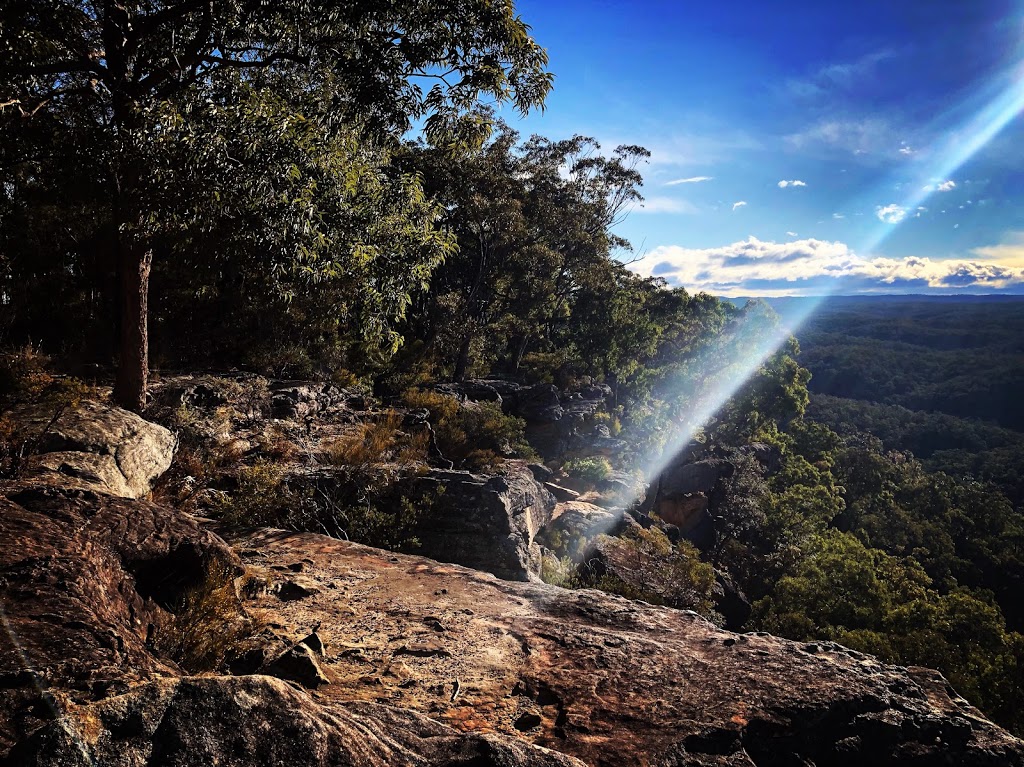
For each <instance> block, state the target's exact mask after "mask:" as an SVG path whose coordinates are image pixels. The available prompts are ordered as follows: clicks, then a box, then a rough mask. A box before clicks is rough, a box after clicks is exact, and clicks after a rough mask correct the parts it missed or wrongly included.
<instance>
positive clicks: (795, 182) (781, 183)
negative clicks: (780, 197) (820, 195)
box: [779, 179, 807, 189]
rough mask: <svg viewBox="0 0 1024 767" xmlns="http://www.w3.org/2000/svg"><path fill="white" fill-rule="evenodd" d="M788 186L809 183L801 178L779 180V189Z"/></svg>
mask: <svg viewBox="0 0 1024 767" xmlns="http://www.w3.org/2000/svg"><path fill="white" fill-rule="evenodd" d="M787 186H807V184H805V183H804V182H803V181H800V180H799V179H794V180H792V181H786V180H782V181H780V182H779V189H785V188H786V187H787Z"/></svg>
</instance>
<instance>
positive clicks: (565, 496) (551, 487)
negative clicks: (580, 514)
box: [544, 482, 580, 503]
mask: <svg viewBox="0 0 1024 767" xmlns="http://www.w3.org/2000/svg"><path fill="white" fill-rule="evenodd" d="M544 487H545V488H546V489H547V490H548V492H550V493H551V495H553V496H554V497H555V500H556V501H559V502H561V503H566V502H568V501H576V500H579V497H580V494H579V493H578V492H576V491H575V490H573V489H572V488H569V487H565V486H564V485H559V484H556V483H555V482H545V483H544Z"/></svg>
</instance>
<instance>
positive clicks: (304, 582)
mask: <svg viewBox="0 0 1024 767" xmlns="http://www.w3.org/2000/svg"><path fill="white" fill-rule="evenodd" d="M319 591H320V587H319V586H318V585H317V583H316V581H314V580H312V579H310V578H303V577H302V576H299V577H297V578H289V579H288V580H286V581H283V582H282V583H280V584H279V585H278V587H277V596H278V598H279V599H282V600H284V601H285V602H289V601H291V600H293V599H306V598H307V597H311V596H313V595H314V594H317V593H319Z"/></svg>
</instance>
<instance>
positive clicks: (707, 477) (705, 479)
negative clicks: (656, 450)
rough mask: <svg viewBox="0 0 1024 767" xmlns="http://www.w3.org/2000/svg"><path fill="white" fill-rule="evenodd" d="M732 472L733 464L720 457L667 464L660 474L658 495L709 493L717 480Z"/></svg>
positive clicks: (663, 496)
mask: <svg viewBox="0 0 1024 767" xmlns="http://www.w3.org/2000/svg"><path fill="white" fill-rule="evenodd" d="M732 472H733V465H732V464H731V463H729V462H728V461H726V460H724V459H721V458H707V459H705V460H702V461H695V462H694V463H684V464H675V465H672V466H669V467H668V468H667V469H666V470H665V471H664V472H663V473H662V475H661V481H660V487H659V491H658V492H659V497H660V498H666V497H669V498H670V497H676V496H682V495H686V494H688V493H690V494H692V493H704V494H705V495H710V494H711V492H712V491H713V490H714V489H715V485H716V484H718V481H719V480H721V479H723V478H725V477H728V476H731V475H732Z"/></svg>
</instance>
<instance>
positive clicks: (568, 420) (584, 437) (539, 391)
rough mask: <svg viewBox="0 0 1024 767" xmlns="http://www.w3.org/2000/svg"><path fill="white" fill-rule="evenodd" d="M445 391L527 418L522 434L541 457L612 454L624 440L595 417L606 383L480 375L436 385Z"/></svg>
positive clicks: (602, 407)
mask: <svg viewBox="0 0 1024 767" xmlns="http://www.w3.org/2000/svg"><path fill="white" fill-rule="evenodd" d="M438 389H439V391H441V392H442V393H444V394H448V395H451V396H455V397H458V398H459V399H463V400H470V401H475V402H483V401H486V402H498V403H500V404H501V407H502V409H503V410H504V411H505V412H506V413H511V414H512V415H515V416H518V417H519V418H522V419H523V420H524V421H526V437H527V439H528V440H529V442H530V444H531V445H532V446H533V447H534V449H536V450H537V451H538V452H539V453H540V454H541V455H542V456H544V458H545V459H550V458H561V457H564V456H566V455H567V454H577V455H615V454H617V453H621V452H622V450H623V449H625V447H626V445H625V443H624V442H622V441H621V440H617V439H614V438H612V436H611V435H610V434H609V432H608V429H607V427H605V426H603V425H601V424H598V423H596V422H595V421H594V416H595V415H596V414H597V413H601V412H604V411H606V409H607V407H608V400H609V399H610V398H611V395H612V391H611V388H610V387H608V386H607V385H604V384H592V385H588V386H584V387H582V388H581V389H580V390H578V391H562V390H560V389H559V388H558V387H557V386H555V385H554V384H534V385H532V386H526V385H523V384H518V383H515V382H513V381H502V380H493V379H486V380H484V379H480V380H470V381H463V382H462V383H451V384H443V385H441V386H439V387H438Z"/></svg>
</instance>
